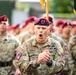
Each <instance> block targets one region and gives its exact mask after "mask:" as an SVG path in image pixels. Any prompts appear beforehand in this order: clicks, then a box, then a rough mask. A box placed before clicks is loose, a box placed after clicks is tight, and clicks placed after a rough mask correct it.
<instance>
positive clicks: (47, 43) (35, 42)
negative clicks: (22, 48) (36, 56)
mask: <svg viewBox="0 0 76 75" xmlns="http://www.w3.org/2000/svg"><path fill="white" fill-rule="evenodd" d="M32 45H33V46H38V45H40V43H38V42H37V41H36V37H35V39H33V42H32ZM42 45H43V47H45V46H50V45H51V41H50V37H47V41H46V42H45V43H43V44H42Z"/></svg>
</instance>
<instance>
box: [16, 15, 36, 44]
mask: <svg viewBox="0 0 76 75" xmlns="http://www.w3.org/2000/svg"><path fill="white" fill-rule="evenodd" d="M36 19H37V17H36V16H31V17H30V18H28V19H27V20H26V22H25V25H24V26H23V28H22V29H23V30H22V31H23V32H22V33H21V34H19V35H18V36H17V37H18V39H19V40H20V42H21V44H22V43H23V42H24V41H25V40H27V39H29V38H31V37H32V36H33V35H34V21H35V20H36ZM27 29H28V30H27ZM24 30H25V31H24Z"/></svg>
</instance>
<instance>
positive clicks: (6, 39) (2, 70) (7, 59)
mask: <svg viewBox="0 0 76 75" xmlns="http://www.w3.org/2000/svg"><path fill="white" fill-rule="evenodd" d="M7 26H8V18H7V16H6V15H3V16H0V75H14V73H13V72H14V71H13V67H12V66H13V59H14V57H15V50H16V49H17V48H18V46H19V44H20V42H19V41H18V40H17V38H15V37H14V36H12V35H10V34H8V33H7Z"/></svg>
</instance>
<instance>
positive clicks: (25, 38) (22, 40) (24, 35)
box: [17, 31, 34, 44]
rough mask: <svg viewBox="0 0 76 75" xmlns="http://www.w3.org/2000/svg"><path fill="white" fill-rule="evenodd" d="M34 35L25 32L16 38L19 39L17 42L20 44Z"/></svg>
mask: <svg viewBox="0 0 76 75" xmlns="http://www.w3.org/2000/svg"><path fill="white" fill-rule="evenodd" d="M33 35H34V34H32V33H30V32H29V31H26V32H24V33H21V34H20V35H18V36H17V37H18V38H19V40H20V42H21V44H22V43H23V42H24V41H25V40H27V39H29V38H30V37H31V36H33Z"/></svg>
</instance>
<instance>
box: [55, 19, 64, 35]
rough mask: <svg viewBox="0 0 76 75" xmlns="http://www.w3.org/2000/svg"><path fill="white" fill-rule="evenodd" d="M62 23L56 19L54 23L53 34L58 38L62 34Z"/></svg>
mask: <svg viewBox="0 0 76 75" xmlns="http://www.w3.org/2000/svg"><path fill="white" fill-rule="evenodd" d="M63 23H64V21H63V20H62V19H58V20H57V22H56V30H55V32H54V33H55V34H56V35H57V36H60V35H61V34H62V25H63Z"/></svg>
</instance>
